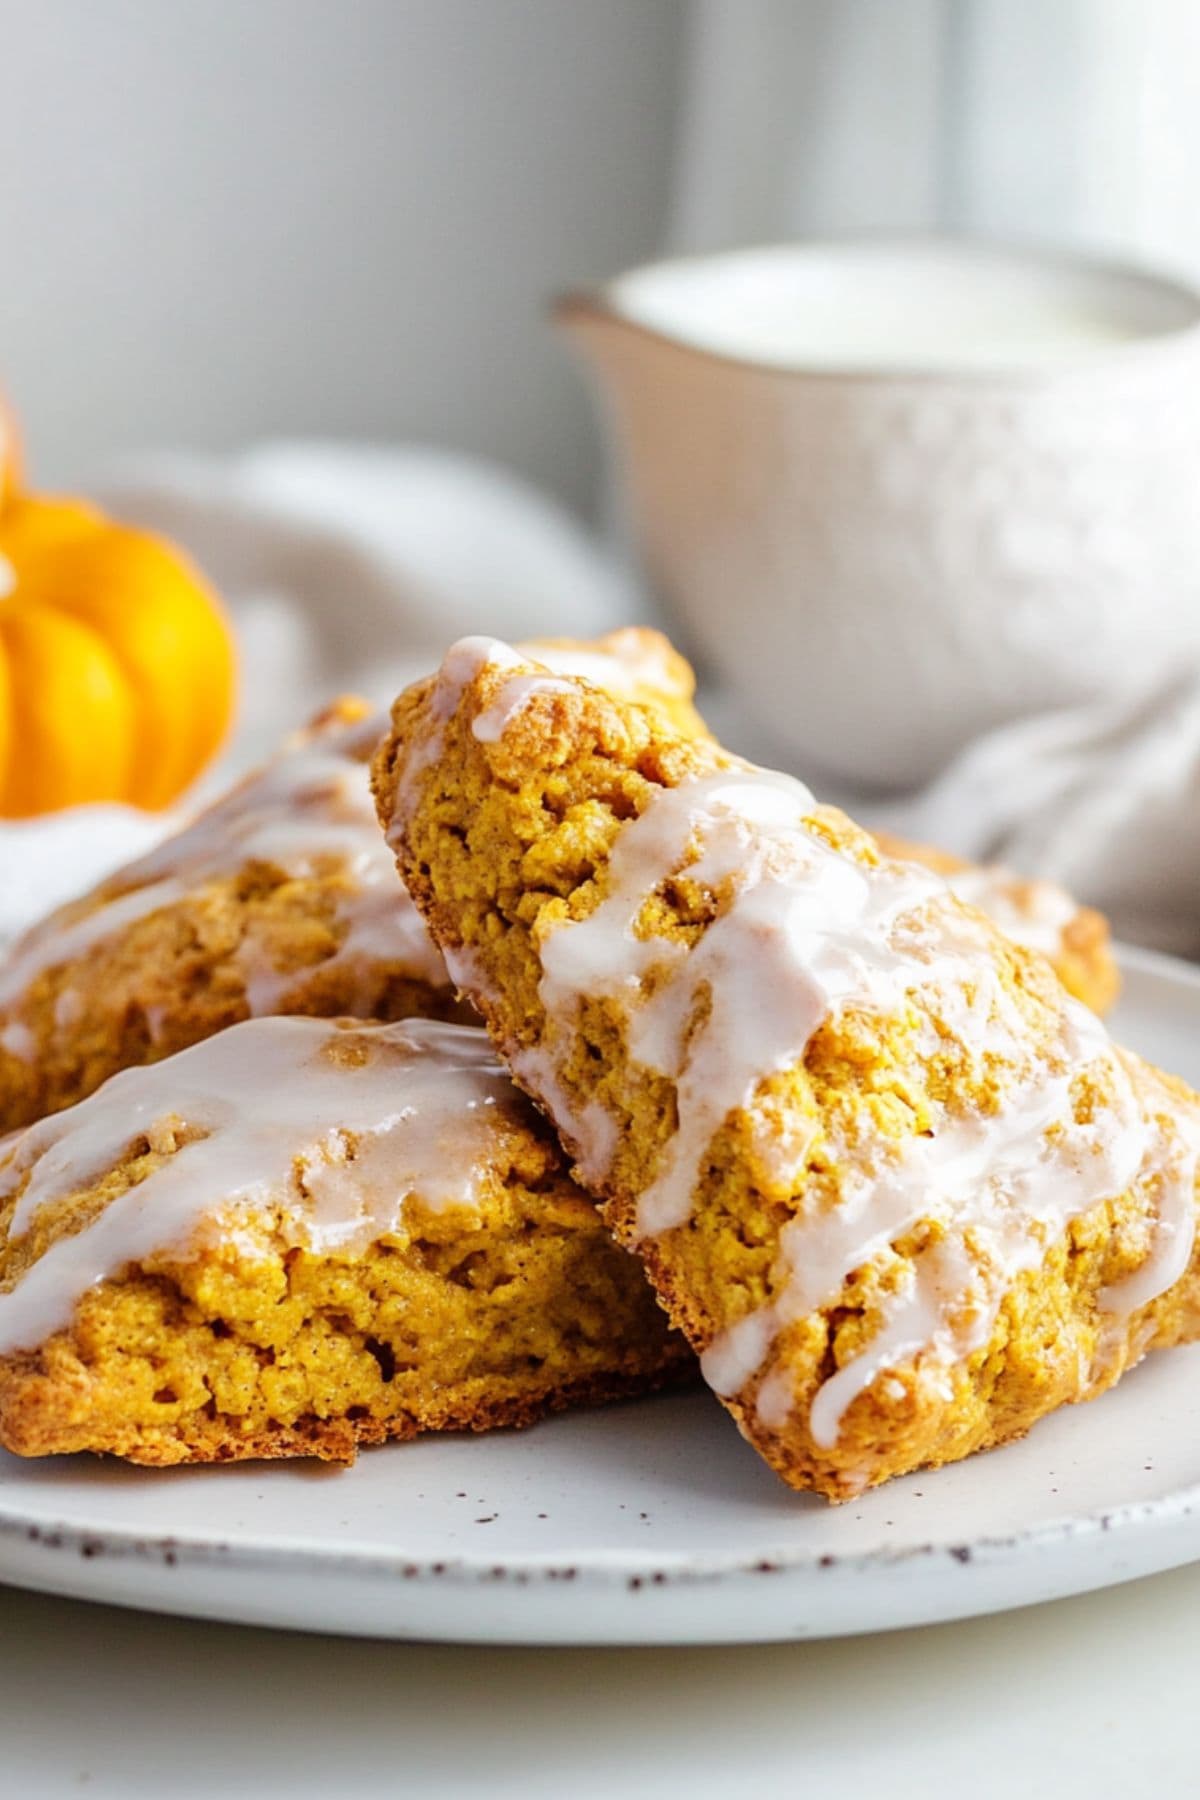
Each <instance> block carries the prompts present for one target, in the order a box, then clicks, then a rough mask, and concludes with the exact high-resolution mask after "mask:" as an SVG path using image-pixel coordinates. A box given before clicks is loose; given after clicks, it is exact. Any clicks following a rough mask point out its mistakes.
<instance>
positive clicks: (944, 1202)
mask: <svg viewBox="0 0 1200 1800" xmlns="http://www.w3.org/2000/svg"><path fill="white" fill-rule="evenodd" d="M374 779H375V788H376V798H377V802H378V805H379V809H380V813H381V817H382V820H383V823H384V825H385V828H386V830H387V832H388V836H389V839H390V841H391V843H392V846H393V848H394V849H395V851H396V854H397V857H398V861H399V866H400V870H401V873H402V875H403V876H404V878H405V880H406V882H407V883H408V885H409V887H410V890H411V892H412V894H413V896H414V897H415V899H416V901H417V904H418V906H419V907H420V908H421V910H422V911H423V912H424V914H425V916H426V918H427V920H428V921H429V923H430V925H431V927H432V929H433V932H434V935H435V936H436V938H437V940H438V942H439V944H440V945H441V947H442V950H443V952H444V954H445V956H446V959H447V963H448V965H449V967H450V970H451V973H452V974H453V975H454V977H455V979H456V980H457V981H458V983H459V985H460V987H461V988H462V989H463V991H464V992H465V993H466V994H467V995H469V997H470V998H471V1000H472V1001H473V1002H474V1003H475V1005H476V1006H478V1007H479V1008H480V1009H481V1010H482V1011H483V1012H484V1014H485V1015H486V1018H487V1021H488V1024H489V1026H490V1028H491V1031H492V1034H493V1037H494V1040H495V1042H496V1044H497V1046H498V1047H499V1049H500V1051H501V1054H502V1055H503V1056H504V1058H505V1060H506V1061H507V1063H508V1065H509V1067H510V1068H511V1069H512V1070H513V1072H514V1074H515V1075H516V1077H517V1079H518V1080H519V1081H520V1082H521V1084H522V1085H523V1086H524V1087H525V1088H527V1089H528V1091H529V1092H530V1093H531V1094H532V1095H533V1096H534V1097H535V1098H536V1099H537V1100H538V1102H539V1103H540V1104H541V1105H542V1107H543V1108H544V1109H545V1110H546V1111H547V1112H548V1113H549V1114H550V1116H551V1117H552V1118H553V1119H554V1121H555V1123H556V1125H557V1126H558V1129H559V1132H560V1134H561V1136H562V1138H563V1141H564V1143H565V1144H566V1145H567V1147H568V1148H569V1149H570V1151H571V1153H572V1155H573V1156H574V1157H575V1159H576V1162H577V1164H578V1169H579V1172H580V1174H581V1177H582V1179H583V1180H584V1182H585V1183H586V1184H587V1185H588V1186H589V1187H590V1188H591V1189H592V1191H593V1192H595V1193H596V1194H597V1195H598V1196H599V1197H600V1198H601V1199H602V1201H603V1203H604V1212H605V1216H606V1218H607V1220H608V1222H609V1223H610V1225H611V1226H612V1228H613V1229H614V1231H615V1232H616V1233H617V1235H618V1236H619V1237H620V1238H621V1240H622V1241H623V1242H624V1243H626V1244H628V1245H630V1246H631V1247H633V1248H635V1249H636V1250H637V1252H638V1253H639V1255H640V1256H641V1257H642V1259H643V1261H644V1262H645V1264H646V1267H647V1269H648V1270H649V1272H650V1275H651V1278H652V1280H653V1282H654V1285H655V1287H656V1288H657V1290H658V1293H659V1295H660V1297H661V1298H662V1300H663V1302H664V1304H665V1305H666V1307H667V1309H668V1311H669V1313H670V1315H671V1317H672V1319H673V1320H674V1321H675V1322H676V1323H677V1324H679V1325H681V1326H682V1328H683V1329H684V1331H685V1332H686V1333H687V1335H688V1337H689V1338H690V1340H691V1342H692V1343H693V1345H694V1346H695V1347H696V1348H697V1349H698V1350H699V1351H700V1352H702V1355H703V1366H704V1370H705V1373H706V1375H707V1377H708V1380H709V1382H710V1383H711V1385H712V1386H713V1387H714V1388H715V1389H716V1391H717V1392H718V1393H719V1394H720V1395H721V1397H722V1398H723V1399H724V1400H725V1402H726V1404H727V1405H728V1406H729V1408H730V1410H731V1411H732V1412H733V1414H734V1416H735V1417H736V1418H737V1420H738V1422H739V1424H740V1426H741V1429H742V1431H743V1432H744V1434H745V1435H746V1436H747V1437H748V1438H749V1439H750V1440H751V1441H752V1442H753V1443H754V1444H755V1445H756V1446H757V1448H758V1449H759V1450H760V1451H761V1453H762V1454H763V1456H764V1457H765V1458H766V1459H767V1460H768V1462H770V1464H771V1465H772V1466H773V1467H774V1468H775V1469H776V1470H778V1472H779V1473H780V1474H781V1475H782V1476H783V1477H784V1479H785V1480H787V1481H789V1482H791V1483H792V1484H793V1485H794V1486H796V1487H801V1488H815V1489H817V1490H819V1491H820V1492H821V1493H823V1494H825V1495H827V1496H829V1497H830V1498H831V1499H843V1498H845V1497H847V1496H848V1495H852V1494H855V1493H857V1492H859V1491H860V1490H862V1489H863V1488H865V1487H868V1486H870V1485H872V1484H874V1483H876V1482H880V1481H884V1480H886V1479H887V1478H888V1477H889V1476H893V1475H897V1474H901V1473H903V1472H905V1471H907V1470H912V1469H916V1468H918V1467H921V1466H922V1465H926V1464H931V1465H936V1464H940V1463H945V1462H948V1461H951V1460H953V1459H955V1458H958V1457H962V1456H965V1455H967V1454H969V1453H970V1452H971V1451H973V1450H978V1449H982V1448H984V1447H986V1446H989V1445H993V1444H998V1443H1002V1442H1004V1441H1005V1440H1006V1439H1009V1438H1013V1437H1017V1436H1019V1435H1020V1434H1021V1433H1023V1432H1025V1431H1026V1430H1028V1428H1029V1427H1030V1426H1031V1425H1032V1424H1033V1423H1034V1422H1035V1421H1036V1420H1037V1419H1039V1418H1041V1417H1042V1416H1043V1415H1044V1414H1045V1413H1047V1412H1049V1411H1051V1410H1052V1409H1053V1408H1055V1407H1057V1406H1059V1405H1061V1404H1062V1403H1063V1402H1065V1401H1072V1400H1082V1399H1086V1398H1089V1397H1090V1396H1092V1395H1094V1394H1096V1393H1098V1392H1100V1391H1101V1390H1102V1389H1103V1388H1105V1387H1107V1386H1109V1385H1110V1384H1111V1383H1112V1382H1113V1381H1115V1380H1116V1379H1117V1377H1118V1376H1119V1375H1120V1374H1121V1372H1122V1371H1123V1370H1124V1369H1126V1368H1127V1367H1129V1366H1130V1365H1131V1364H1133V1363H1135V1362H1137V1361H1138V1360H1139V1359H1140V1357H1141V1356H1142V1355H1143V1354H1144V1352H1145V1351H1146V1350H1147V1349H1149V1348H1151V1347H1152V1346H1154V1345H1165V1344H1173V1343H1176V1342H1179V1341H1180V1340H1182V1339H1183V1338H1185V1337H1188V1336H1189V1335H1191V1334H1193V1333H1194V1332H1195V1330H1196V1316H1197V1301H1198V1298H1200V1280H1198V1276H1197V1267H1196V1261H1195V1259H1194V1258H1193V1255H1192V1249H1193V1237H1194V1220H1195V1195H1194V1188H1195V1170H1196V1160H1197V1144H1198V1142H1200V1105H1198V1102H1197V1100H1196V1098H1195V1096H1193V1095H1192V1094H1191V1093H1190V1092H1189V1091H1188V1090H1187V1089H1186V1088H1185V1087H1184V1086H1183V1085H1182V1084H1181V1083H1178V1082H1176V1081H1173V1080H1171V1079H1170V1078H1168V1077H1166V1076H1162V1075H1159V1074H1158V1073H1157V1072H1156V1071H1154V1070H1152V1069H1150V1068H1149V1067H1148V1066H1147V1065H1145V1064H1144V1063H1142V1062H1141V1061H1140V1060H1139V1059H1138V1058H1137V1057H1135V1056H1133V1055H1130V1054H1127V1053H1126V1052H1124V1051H1122V1050H1119V1049H1116V1048H1114V1046H1113V1045H1112V1044H1111V1042H1110V1041H1109V1039H1108V1037H1107V1035H1106V1033H1105V1031H1104V1028H1103V1027H1102V1026H1101V1025H1100V1023H1099V1021H1098V1020H1097V1019H1096V1018H1095V1017H1094V1016H1093V1015H1092V1014H1091V1013H1089V1012H1088V1011H1086V1010H1085V1009H1084V1008H1083V1007H1081V1006H1080V1005H1079V1004H1078V1003H1077V1002H1075V1001H1073V1000H1072V999H1070V997H1069V996H1068V995H1067V994H1066V993H1065V991H1064V990H1063V988H1062V986H1061V984H1060V983H1059V981H1058V980H1057V978H1056V977H1055V975H1054V973H1053V971H1052V969H1051V967H1050V965H1049V963H1048V962H1046V961H1044V960H1043V959H1042V958H1041V957H1040V956H1038V955H1037V954H1035V953H1033V952H1030V951H1027V950H1023V949H1021V948H1020V947H1018V946H1017V945H1015V944H1013V943H1012V942H1011V941H1010V940H1008V939H1007V938H1005V937H1004V936H1003V935H1002V934H1001V933H1000V932H999V931H998V930H997V929H996V927H995V926H994V925H993V924H992V923H991V922H990V921H989V920H988V919H987V918H986V917H985V916H984V915H983V914H981V913H979V912H977V911H975V910H973V909H971V908H970V907H968V906H966V905H964V904H963V903H961V902H960V901H959V900H958V899H956V898H955V897H954V895H953V894H952V893H951V892H950V890H949V889H948V888H947V886H946V885H945V883H944V882H943V881H942V880H941V879H940V878H939V877H938V876H937V875H936V874H934V873H933V872H931V871H929V870H926V869H921V868H919V867H917V866H916V865H913V864H910V863H905V862H899V861H893V860H891V859H888V858H885V857H884V856H882V855H881V853H880V852H879V850H878V848H877V846H876V844H875V842H874V840H873V839H871V838H870V837H868V836H867V835H866V834H864V833H863V832H861V831H859V830H858V829H857V828H856V827H855V826H854V825H853V824H852V823H851V822H850V821H849V820H848V819H846V818H845V817H844V816H843V815H841V814H840V813H837V812H834V811H831V810H829V809H826V808H822V807H819V806H817V805H816V803H815V802H814V801H813V799H812V796H811V795H810V794H809V793H808V791H807V790H806V789H805V788H804V787H802V786H801V785H800V784H799V783H798V782H796V781H793V780H791V779H790V778H789V777H786V776H781V775H776V774H773V773H770V772H767V771H763V770H760V769H756V768H754V767H752V766H750V765H748V764H746V763H743V762H740V761H738V760H737V759H736V758H734V757H732V756H730V755H728V754H727V753H726V752H725V751H723V750H722V749H721V748H720V747H719V746H718V745H716V744H714V743H713V742H712V741H711V740H703V739H687V738H684V737H681V736H678V735H675V734H673V733H672V732H670V731H669V730H668V729H667V728H666V727H665V726H664V724H663V721H662V719H661V717H658V716H655V715H654V714H652V713H651V712H649V711H647V710H644V709H641V708H638V707H636V706H630V705H625V704H622V703H620V702H619V701H615V700H613V699H611V698H609V697H608V696H606V695H604V694H602V693H600V692H599V691H598V690H597V689H595V688H592V687H590V686H589V685H588V684H586V683H585V682H581V681H578V680H572V679H569V678H566V677H563V676H561V675H553V674H548V673H547V672H546V671H544V670H541V669H539V668H537V667H536V666H533V665H531V664H529V663H528V662H527V661H525V660H523V659H522V658H521V657H520V656H518V655H516V654H514V653H513V652H511V651H509V650H507V649H506V648H505V647H504V646H502V645H498V644H496V643H495V642H494V641H492V640H488V639H470V640H464V642H462V643H460V644H459V645H457V646H455V648H454V649H453V650H452V651H451V652H450V654H449V655H448V657H447V659H446V661H445V664H444V665H443V668H442V670H441V673H440V674H439V675H438V676H437V677H436V679H434V680H431V681H428V682H425V683H422V684H419V685H418V686H417V687H415V688H413V689H411V690H409V692H408V693H406V694H404V695H402V696H401V698H400V699H399V700H398V701H397V702H396V705H395V708H394V713H393V729H392V733H391V736H390V738H389V739H388V740H387V742H386V743H385V745H384V746H383V747H382V748H381V750H380V752H379V754H378V756H377V758H376V762H375V777H374Z"/></svg>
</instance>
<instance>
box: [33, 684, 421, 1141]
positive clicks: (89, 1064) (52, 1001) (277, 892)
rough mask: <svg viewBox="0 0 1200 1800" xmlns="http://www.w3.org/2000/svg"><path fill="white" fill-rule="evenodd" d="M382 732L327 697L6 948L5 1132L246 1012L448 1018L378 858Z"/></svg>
mask: <svg viewBox="0 0 1200 1800" xmlns="http://www.w3.org/2000/svg"><path fill="white" fill-rule="evenodd" d="M378 723H379V721H378V719H377V718H374V717H372V716H371V714H370V709H369V708H368V707H367V706H366V705H365V704H364V703H363V702H361V701H355V700H342V701H339V702H338V703H337V704H336V705H335V706H333V707H331V708H330V709H329V711H328V712H327V713H325V714H323V715H322V716H321V717H320V718H319V719H317V720H316V721H314V723H313V725H312V726H311V727H310V728H309V729H308V730H307V731H305V732H304V733H302V734H301V735H300V737H299V738H298V739H296V740H294V741H293V742H292V743H291V744H289V745H287V746H286V747H285V748H284V750H283V751H282V752H281V753H280V754H279V755H278V756H277V757H276V758H275V760H274V761H273V762H271V763H270V764H269V765H268V766H267V767H266V768H265V769H264V770H262V771H261V772H259V773H258V774H256V775H252V776H250V777H248V778H247V779H246V780H245V781H243V782H241V783H240V784H239V785H238V786H237V787H235V788H233V789H232V790H231V792H230V793H228V794H227V795H226V796H225V797H224V798H223V799H222V800H219V801H218V802H217V804H216V805H215V806H212V807H210V808H209V810H208V811H207V812H205V813H203V814H202V815H201V816H200V817H199V818H198V819H196V821H195V822H194V823H193V824H192V825H190V826H188V827H187V828H186V829H185V830H184V831H182V832H180V833H178V834H177V835H175V836H174V837H171V838H168V839H167V840H165V842H163V843H162V844H160V845H159V846H157V847H156V848H155V849H154V850H152V851H151V852H150V853H149V855H147V856H144V857H141V858H139V859H138V861H136V862H133V863H129V864H128V865H127V866H126V867H125V868H123V869H120V870H118V871H117V873H116V874H114V875H112V876H110V877H109V878H108V879H107V880H106V881H104V882H102V883H101V884H100V885H99V886H98V887H96V888H94V889H93V890H92V892H91V893H90V894H87V895H85V896H84V898H83V899H81V900H77V901H74V902H72V903H70V904H69V905H67V906H64V907H61V908H60V909H59V910H58V911H57V912H55V913H52V914H51V915H50V917H49V918H48V919H46V920H45V921H43V923H42V924H40V925H37V926H35V927H34V928H33V929H32V930H31V931H29V932H27V933H26V935H25V936H24V937H23V938H21V939H20V940H19V941H18V942H17V944H16V945H15V946H14V948H13V949H12V951H11V952H10V954H9V956H8V958H7V959H6V961H5V962H4V963H3V964H0V1131H2V1130H6V1129H9V1130H10V1129H12V1128H13V1127H14V1126H18V1125H22V1124H26V1123H28V1122H29V1121H31V1120H33V1119H36V1118H40V1117H41V1116H42V1115H43V1114H45V1113H49V1112H54V1111H57V1110H58V1108H60V1107H62V1106H67V1105H70V1104H72V1103H73V1102H74V1101H76V1100H79V1099H81V1098H82V1097H83V1096H84V1095H85V1094H89V1093H91V1092H92V1091H93V1090H94V1089H95V1088H97V1087H98V1086H99V1085H100V1083H101V1082H102V1081H105V1080H106V1079H107V1078H108V1077H109V1076H110V1075H112V1074H114V1073H116V1071H117V1070H119V1069H124V1068H129V1067H130V1066H132V1065H134V1064H139V1063H148V1062H153V1061H156V1060H158V1059H159V1058H160V1057H163V1056H170V1055H171V1054H172V1053H173V1052H174V1051H176V1050H181V1049H183V1048H185V1047H186V1046H187V1045H189V1044H194V1043H198V1042H200V1040H201V1039H203V1038H206V1037H208V1036H210V1035H211V1034H212V1033H213V1032H214V1031H220V1030H222V1029H223V1028H224V1027H225V1026H227V1025H232V1024H235V1023H237V1022H238V1021H240V1020H243V1019H247V1018H250V1017H251V1016H256V1015H262V1014H272V1013H308V1014H321V1015H326V1016H331V1017H333V1016H336V1015H338V1014H340V1013H348V1014H353V1015H354V1016H356V1017H361V1018H382V1019H399V1018H404V1017H407V1016H409V1015H411V1014H420V1015H422V1016H425V1017H433V1018H438V1017H452V1016H454V1014H455V1011H456V1001H455V996H454V990H453V988H452V987H451V985H450V983H449V981H448V979H447V976H446V971H445V968H444V966H443V964H442V961H441V958H440V957H439V956H438V954H437V952H436V950H435V949H434V948H433V946H432V944H431V943H430V941H429V937H428V934H427V933H426V931H425V930H424V928H423V926H422V924H421V921H420V919H419V917H418V916H417V914H416V912H415V910H414V909H413V908H412V907H411V905H405V904H404V901H403V897H401V899H400V903H399V904H397V894H396V879H395V873H394V870H393V868H392V867H391V865H390V861H389V859H388V858H387V857H386V856H385V855H383V854H381V852H380V847H379V842H378V835H379V834H378V829H377V827H375V825H374V821H373V818H372V816H371V809H370V793H369V788H368V777H367V763H368V760H369V758H370V755H371V751H372V749H373V748H374V745H375V743H376V741H377V738H378Z"/></svg>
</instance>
